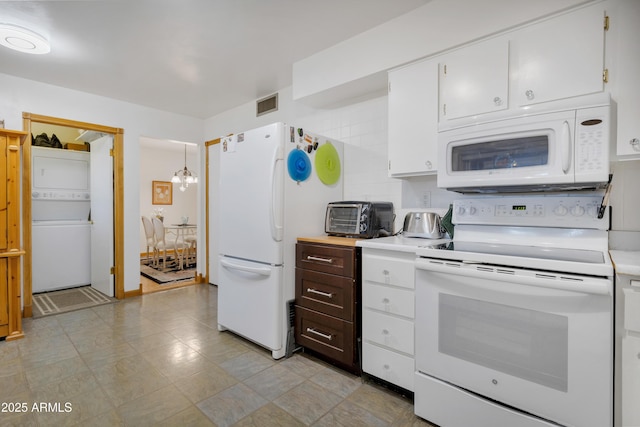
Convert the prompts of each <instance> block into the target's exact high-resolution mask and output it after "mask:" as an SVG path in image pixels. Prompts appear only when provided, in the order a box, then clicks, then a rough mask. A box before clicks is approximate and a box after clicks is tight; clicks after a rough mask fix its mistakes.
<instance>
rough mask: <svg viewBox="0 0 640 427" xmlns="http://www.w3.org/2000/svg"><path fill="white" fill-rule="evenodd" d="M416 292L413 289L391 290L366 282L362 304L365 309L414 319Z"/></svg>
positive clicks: (363, 288) (363, 287)
mask: <svg viewBox="0 0 640 427" xmlns="http://www.w3.org/2000/svg"><path fill="white" fill-rule="evenodd" d="M413 302H414V291H413V290H411V289H399V288H390V287H388V286H383V285H376V284H375V283H371V282H365V283H364V284H363V286H362V303H363V306H364V307H365V308H372V309H374V310H380V311H384V312H385V313H389V314H395V315H398V316H404V317H408V318H410V319H413V318H414V315H415V307H414V303H413Z"/></svg>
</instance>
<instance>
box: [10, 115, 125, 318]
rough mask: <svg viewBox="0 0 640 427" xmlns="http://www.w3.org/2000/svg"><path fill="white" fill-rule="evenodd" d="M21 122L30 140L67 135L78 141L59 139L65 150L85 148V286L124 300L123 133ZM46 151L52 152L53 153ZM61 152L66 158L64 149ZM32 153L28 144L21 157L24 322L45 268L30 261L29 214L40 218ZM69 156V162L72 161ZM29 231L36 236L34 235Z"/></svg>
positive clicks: (38, 120)
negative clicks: (87, 249) (87, 206)
mask: <svg viewBox="0 0 640 427" xmlns="http://www.w3.org/2000/svg"><path fill="white" fill-rule="evenodd" d="M23 122H24V123H23V125H24V129H25V130H26V131H27V132H29V133H30V134H32V135H33V136H36V135H38V134H39V133H40V132H41V131H42V130H46V129H51V132H49V133H48V135H49V137H51V136H52V134H53V133H55V132H54V131H58V132H59V133H60V134H65V133H66V134H69V132H71V134H70V135H72V136H74V135H75V136H77V137H78V138H77V140H72V141H70V139H75V138H72V137H70V136H64V137H62V138H61V139H62V140H63V141H64V144H68V145H69V147H68V148H71V147H75V148H77V149H79V150H81V151H82V147H81V146H80V147H78V146H74V145H73V144H78V145H81V144H85V145H88V147H87V148H88V153H84V154H86V155H88V156H87V157H90V163H89V164H90V183H91V186H90V198H91V204H90V206H91V207H90V215H89V216H88V218H87V220H88V223H89V224H90V233H91V245H90V248H91V249H90V252H91V254H90V257H89V259H90V261H87V262H90V264H91V265H90V270H91V271H90V284H91V286H92V287H93V288H94V289H97V290H99V291H100V292H102V293H104V294H105V295H108V296H115V297H116V298H119V299H121V298H123V297H124V279H123V274H122V272H123V267H124V259H123V252H124V244H123V217H124V210H123V197H124V195H123V185H122V179H123V177H122V175H123V173H122V142H123V131H122V129H119V128H112V127H107V126H102V125H96V124H91V123H84V122H78V121H72V120H67V119H60V118H55V117H48V116H40V115H35V114H30V113H24V114H23ZM42 133H45V132H42ZM49 150H50V152H52V153H56V151H55V149H49ZM44 151H46V150H44ZM64 151H66V152H67V154H68V153H69V151H68V150H64ZM59 153H61V152H59ZM32 154H33V153H32V146H31V144H25V146H24V148H23V153H22V155H23V157H22V163H23V175H22V183H23V186H22V187H23V194H22V206H23V221H24V223H23V236H24V246H25V250H26V256H25V262H24V271H23V277H24V287H23V289H24V292H23V303H24V316H25V317H30V316H31V315H32V294H33V293H34V292H37V289H36V287H35V286H34V285H35V283H34V273H35V268H39V267H40V266H42V265H46V263H44V264H42V263H41V262H39V260H34V259H33V256H34V254H35V252H37V251H34V250H35V249H36V248H35V247H34V244H35V243H36V240H37V239H40V237H39V236H40V235H41V231H40V229H36V228H35V225H34V227H32V220H33V219H34V218H36V217H34V215H39V212H41V211H42V209H41V207H39V206H36V207H34V203H36V202H37V201H38V199H37V198H36V197H35V196H36V194H35V193H36V192H37V191H36V190H37V189H35V188H34V176H33V173H34V169H33V167H34V165H33V164H32ZM71 157H72V158H73V156H71ZM35 172H37V171H35ZM61 204H62V203H61ZM34 208H35V209H36V210H35V211H34ZM38 209H39V210H38ZM34 224H36V222H34ZM34 230H37V231H38V233H40V234H38V235H35V234H34ZM34 238H35V239H36V240H34Z"/></svg>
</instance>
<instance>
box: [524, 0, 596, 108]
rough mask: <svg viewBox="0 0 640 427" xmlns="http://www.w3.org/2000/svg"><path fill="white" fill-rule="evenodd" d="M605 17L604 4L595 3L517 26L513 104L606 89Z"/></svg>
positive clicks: (542, 100) (544, 100) (527, 103)
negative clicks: (541, 20) (519, 27)
mask: <svg viewBox="0 0 640 427" xmlns="http://www.w3.org/2000/svg"><path fill="white" fill-rule="evenodd" d="M604 20H605V13H604V8H603V7H602V6H591V7H586V8H583V9H579V10H577V11H574V12H571V13H567V14H564V15H560V16H557V17H554V18H552V19H548V20H546V21H543V22H539V23H536V24H534V25H531V26H528V27H525V28H522V29H520V30H518V31H514V32H513V33H512V34H511V82H512V94H511V95H512V97H511V101H512V103H513V104H514V105H513V106H514V107H521V106H526V105H530V104H537V103H541V102H547V101H553V100H557V99H563V98H570V97H573V96H579V95H586V94H590V93H596V92H601V91H602V90H603V86H604V81H603V71H604Z"/></svg>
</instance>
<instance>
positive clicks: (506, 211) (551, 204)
mask: <svg viewBox="0 0 640 427" xmlns="http://www.w3.org/2000/svg"><path fill="white" fill-rule="evenodd" d="M601 203H602V195H600V196H595V195H594V196H584V195H580V196H568V195H562V196H555V195H554V196H547V195H539V196H502V197H478V198H464V199H458V200H455V201H454V202H453V223H454V224H456V225H458V224H475V225H514V226H523V227H569V228H595V229H604V230H606V229H608V227H609V216H608V215H604V217H603V218H602V219H598V210H599V208H600V205H601ZM603 227H604V228H603Z"/></svg>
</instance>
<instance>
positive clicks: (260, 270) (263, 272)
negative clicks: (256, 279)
mask: <svg viewBox="0 0 640 427" xmlns="http://www.w3.org/2000/svg"><path fill="white" fill-rule="evenodd" d="M220 264H222V266H224V267H226V268H228V269H230V270H240V271H244V272H246V273H253V274H258V275H260V276H270V275H271V269H270V268H269V267H249V266H248V265H241V264H236V263H233V262H230V261H228V260H226V259H221V260H220Z"/></svg>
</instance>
